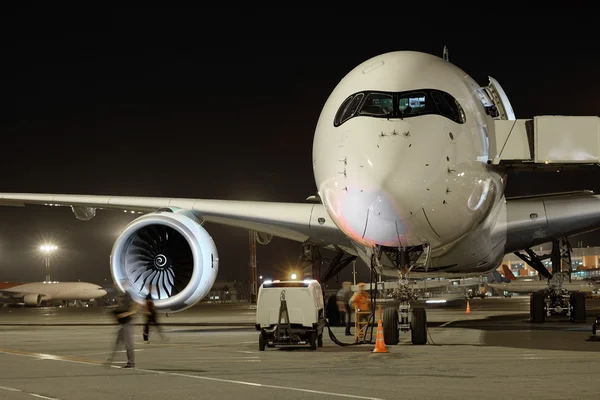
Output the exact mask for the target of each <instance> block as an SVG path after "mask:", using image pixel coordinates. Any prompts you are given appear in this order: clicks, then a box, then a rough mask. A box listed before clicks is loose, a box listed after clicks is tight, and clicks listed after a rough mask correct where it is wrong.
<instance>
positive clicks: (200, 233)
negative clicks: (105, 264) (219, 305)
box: [110, 208, 219, 312]
mask: <svg viewBox="0 0 600 400" xmlns="http://www.w3.org/2000/svg"><path fill="white" fill-rule="evenodd" d="M110 270H111V274H112V277H113V279H114V281H115V283H116V284H117V286H118V287H119V289H120V290H121V291H125V290H126V291H128V292H129V294H130V295H131V297H132V298H133V300H135V301H137V302H143V301H144V299H145V298H146V296H147V294H148V289H149V287H151V288H152V289H151V290H152V294H151V295H152V298H153V299H154V304H155V306H156V309H157V310H158V311H162V312H177V311H183V310H185V309H187V308H189V307H191V306H193V305H194V304H196V303H197V302H198V301H200V300H202V298H204V296H206V295H207V294H208V292H209V291H210V289H211V288H212V286H213V284H214V282H215V279H216V277H217V272H218V270H219V258H218V253H217V248H216V246H215V243H214V241H213V239H212V237H211V236H210V235H209V234H208V232H207V231H206V230H205V229H204V228H203V227H202V225H201V223H200V221H199V220H198V219H197V217H196V216H195V215H194V214H193V213H192V212H191V211H189V210H181V209H171V208H169V209H161V210H159V211H157V212H155V213H150V214H146V215H143V216H141V217H139V218H137V219H135V220H133V221H132V222H131V223H130V224H129V225H127V226H126V227H125V229H124V230H123V232H122V233H121V235H119V238H118V239H117V241H116V242H115V244H114V246H113V249H112V252H111V256H110Z"/></svg>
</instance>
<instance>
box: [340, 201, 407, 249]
mask: <svg viewBox="0 0 600 400" xmlns="http://www.w3.org/2000/svg"><path fill="white" fill-rule="evenodd" d="M340 203H341V204H340V211H341V215H343V216H344V217H345V226H346V228H347V230H348V231H350V232H351V233H352V237H353V238H354V239H355V240H358V241H361V242H365V243H369V244H374V243H376V244H381V245H385V246H398V245H399V243H398V236H401V235H403V234H404V229H403V226H402V223H401V220H400V217H399V215H398V211H397V210H396V208H395V206H394V203H393V202H392V200H391V199H390V198H389V196H388V195H387V194H385V193H384V192H382V191H365V190H360V189H348V192H347V193H346V194H345V195H344V196H343V197H342V198H341V199H340Z"/></svg>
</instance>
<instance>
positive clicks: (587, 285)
mask: <svg viewBox="0 0 600 400" xmlns="http://www.w3.org/2000/svg"><path fill="white" fill-rule="evenodd" d="M502 267H503V271H504V279H505V280H504V281H500V282H502V283H496V282H494V283H492V282H490V283H487V286H489V287H490V288H492V289H497V290H501V291H507V292H511V293H533V292H537V291H539V290H544V289H546V288H547V287H548V284H547V282H544V281H541V280H520V279H517V278H516V277H515V275H514V274H513V273H512V271H511V270H510V269H509V268H508V266H507V265H506V264H503V265H502ZM494 272H496V271H494ZM496 273H498V272H496ZM498 275H500V274H499V273H498ZM562 288H563V289H565V290H566V291H568V292H583V293H589V292H593V291H594V290H598V289H600V283H598V282H595V281H591V280H587V279H578V280H573V281H571V282H562Z"/></svg>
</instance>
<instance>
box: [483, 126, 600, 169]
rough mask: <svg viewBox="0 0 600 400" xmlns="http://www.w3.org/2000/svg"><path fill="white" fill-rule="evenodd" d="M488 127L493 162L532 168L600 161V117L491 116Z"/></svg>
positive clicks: (513, 166) (595, 163)
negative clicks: (510, 118)
mask: <svg viewBox="0 0 600 400" xmlns="http://www.w3.org/2000/svg"><path fill="white" fill-rule="evenodd" d="M488 130H489V131H488V135H489V140H490V156H493V158H492V159H491V160H489V161H488V163H489V164H493V165H500V166H505V167H509V168H528V169H538V168H557V167H560V168H567V167H577V166H582V165H598V164H600V118H599V117H571V116H558V115H544V116H538V117H534V118H533V119H513V120H507V119H492V118H490V117H488ZM490 158H491V157H490Z"/></svg>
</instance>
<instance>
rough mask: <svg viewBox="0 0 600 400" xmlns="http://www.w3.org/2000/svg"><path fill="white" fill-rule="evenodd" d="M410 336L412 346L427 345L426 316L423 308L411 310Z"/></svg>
mask: <svg viewBox="0 0 600 400" xmlns="http://www.w3.org/2000/svg"><path fill="white" fill-rule="evenodd" d="M410 336H411V340H412V344H418V345H422V344H427V314H426V313H425V309H424V308H423V307H416V308H413V310H412V319H411V321H410Z"/></svg>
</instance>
